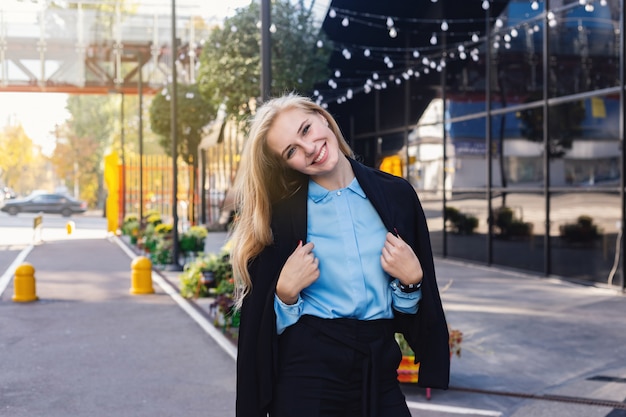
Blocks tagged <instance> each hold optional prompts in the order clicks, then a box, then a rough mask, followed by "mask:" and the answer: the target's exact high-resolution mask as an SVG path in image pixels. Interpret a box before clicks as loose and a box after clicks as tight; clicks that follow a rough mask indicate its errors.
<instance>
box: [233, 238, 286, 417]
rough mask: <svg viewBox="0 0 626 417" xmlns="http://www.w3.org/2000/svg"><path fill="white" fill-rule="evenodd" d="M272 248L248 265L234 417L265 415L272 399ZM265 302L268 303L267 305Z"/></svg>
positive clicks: (274, 349)
mask: <svg viewBox="0 0 626 417" xmlns="http://www.w3.org/2000/svg"><path fill="white" fill-rule="evenodd" d="M273 252H274V250H273V248H272V247H268V248H266V249H265V250H264V251H263V252H262V253H261V254H260V255H259V256H258V257H257V258H256V259H255V260H254V261H253V262H252V263H251V265H250V267H249V270H250V275H251V276H252V277H254V281H253V287H252V290H251V291H250V293H249V294H248V295H247V296H246V298H245V299H244V301H243V304H242V307H241V321H240V325H239V338H238V348H237V399H236V407H235V408H236V416H237V417H265V416H267V413H268V411H269V403H270V401H271V398H272V383H271V381H272V373H273V369H272V368H273V363H275V355H276V346H275V344H276V340H275V339H276V338H275V336H274V335H275V334H276V329H275V327H276V319H275V318H274V309H273V302H272V303H270V302H269V301H268V300H270V299H271V300H272V301H273V293H274V291H272V288H274V287H275V277H276V276H277V273H278V272H277V271H276V266H275V264H273V263H272V259H273ZM268 305H269V306H268Z"/></svg>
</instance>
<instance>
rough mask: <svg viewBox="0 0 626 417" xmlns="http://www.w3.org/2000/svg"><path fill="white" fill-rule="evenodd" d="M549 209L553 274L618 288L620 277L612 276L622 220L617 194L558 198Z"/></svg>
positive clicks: (572, 194)
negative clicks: (610, 284)
mask: <svg viewBox="0 0 626 417" xmlns="http://www.w3.org/2000/svg"><path fill="white" fill-rule="evenodd" d="M550 206H551V211H550V217H551V218H550V221H551V222H550V223H551V225H552V227H551V229H550V235H551V237H552V238H551V247H552V271H553V273H554V274H556V275H560V276H564V277H569V278H576V279H582V280H588V281H593V282H601V283H605V284H607V283H610V281H612V284H613V285H621V279H622V277H621V273H620V272H619V271H617V272H616V273H615V276H614V277H612V274H611V270H612V268H613V266H614V261H615V248H616V247H617V239H618V234H617V232H618V225H619V222H620V219H621V215H620V208H621V204H620V196H619V194H618V193H595V192H588V193H580V192H577V193H564V194H558V195H554V196H553V197H552V199H551V203H550ZM616 267H617V266H616Z"/></svg>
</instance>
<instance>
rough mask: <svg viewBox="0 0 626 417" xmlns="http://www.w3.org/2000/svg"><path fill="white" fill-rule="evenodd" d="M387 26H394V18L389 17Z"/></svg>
mask: <svg viewBox="0 0 626 417" xmlns="http://www.w3.org/2000/svg"><path fill="white" fill-rule="evenodd" d="M387 27H388V28H392V27H393V19H392V18H390V17H388V18H387Z"/></svg>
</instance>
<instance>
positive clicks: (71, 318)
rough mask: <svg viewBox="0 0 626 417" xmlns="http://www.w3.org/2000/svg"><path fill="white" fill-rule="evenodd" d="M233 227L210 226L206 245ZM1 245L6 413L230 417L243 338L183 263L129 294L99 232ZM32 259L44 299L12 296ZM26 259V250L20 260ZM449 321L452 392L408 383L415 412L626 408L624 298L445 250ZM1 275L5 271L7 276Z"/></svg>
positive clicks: (515, 413) (121, 259)
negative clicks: (14, 278) (453, 342)
mask: <svg viewBox="0 0 626 417" xmlns="http://www.w3.org/2000/svg"><path fill="white" fill-rule="evenodd" d="M225 239H226V234H225V233H216V232H211V233H210V234H209V238H208V240H207V251H209V252H215V251H218V250H219V249H220V248H221V246H222V245H223V244H224V242H225ZM3 249H4V250H3V251H0V260H2V261H3V263H2V264H1V265H3V266H5V267H6V268H7V269H6V270H0V274H3V273H4V275H2V277H3V278H4V280H5V281H6V282H7V285H5V286H4V287H3V286H1V285H0V416H7V417H8V416H10V417H26V416H28V417H39V416H41V417H56V416H59V417H61V416H63V417H67V416H116V417H124V416H129V417H141V416H168V417H169V416H185V417H194V416H203V417H228V416H233V415H234V399H235V360H234V358H235V357H236V349H235V347H234V346H233V345H232V344H231V343H230V342H229V341H228V340H227V339H226V338H225V337H224V336H223V335H222V334H221V333H220V332H219V330H217V329H215V328H214V327H213V326H212V324H211V322H210V320H209V319H208V315H207V311H206V300H198V301H193V300H191V301H190V300H184V299H182V298H180V297H179V296H178V295H177V292H176V283H177V277H178V272H176V271H162V272H158V271H154V272H153V274H152V276H153V288H154V290H155V292H154V294H148V295H131V294H130V291H129V290H130V285H131V281H130V263H131V260H132V257H133V256H135V255H134V254H133V253H132V252H131V251H130V250H129V248H128V247H127V246H126V245H125V244H124V242H123V241H122V240H121V239H120V238H118V237H114V236H107V235H105V234H104V233H94V234H91V235H81V234H80V233H77V234H75V235H73V236H64V237H63V238H59V239H54V238H50V239H47V240H45V241H44V242H43V243H41V244H37V245H32V246H31V245H23V246H20V247H15V248H11V247H8V246H5V247H4V248H3ZM13 256H15V258H14V260H17V261H19V262H22V261H25V262H29V263H30V264H32V265H33V266H34V267H35V278H36V288H37V290H36V292H37V295H38V297H39V300H38V301H35V302H31V303H16V302H13V301H12V299H11V298H12V295H13V287H12V285H11V282H10V278H11V277H9V280H8V281H7V279H6V277H7V276H8V275H10V274H12V272H11V268H14V267H15V264H16V262H13V263H12V264H11V265H9V266H6V265H8V264H9V262H8V261H9V260H10V258H12V257H13ZM22 258H23V259H22ZM436 267H437V275H438V280H439V284H440V287H441V289H442V299H443V302H444V309H445V311H446V315H447V318H448V322H449V324H450V326H451V327H452V328H454V329H459V330H461V331H462V332H463V335H464V340H463V343H462V351H461V357H454V358H453V359H452V371H451V388H450V389H449V390H447V391H441V390H433V392H432V396H431V398H430V399H427V397H426V391H425V390H424V389H422V388H418V387H416V386H414V385H410V384H405V385H403V390H404V392H405V394H406V396H407V400H408V403H409V406H410V408H411V411H412V413H413V415H414V416H421V417H431V416H432V417H435V416H438V417H446V416H458V415H461V414H462V415H465V416H507V417H508V416H510V417H521V416H533V417H541V416H557V417H559V416H567V417H579V416H580V417H583V416H584V417H596V416H597V417H619V416H626V298H625V297H624V295H623V294H621V293H617V292H615V291H614V290H610V289H607V288H600V287H591V286H582V285H578V284H574V283H569V282H567V281H564V280H560V279H558V278H545V277H539V276H533V275H528V274H522V273H517V272H514V271H508V270H502V269H497V268H488V267H481V266H477V265H472V264H465V263H461V262H455V261H451V260H443V259H436ZM0 281H2V279H0Z"/></svg>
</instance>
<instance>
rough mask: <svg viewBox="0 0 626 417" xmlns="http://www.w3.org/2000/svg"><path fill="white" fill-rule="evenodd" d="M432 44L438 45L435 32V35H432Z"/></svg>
mask: <svg viewBox="0 0 626 417" xmlns="http://www.w3.org/2000/svg"><path fill="white" fill-rule="evenodd" d="M430 44H431V45H437V35H436V34H435V33H434V32H433V35H432V36H431V37H430Z"/></svg>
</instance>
